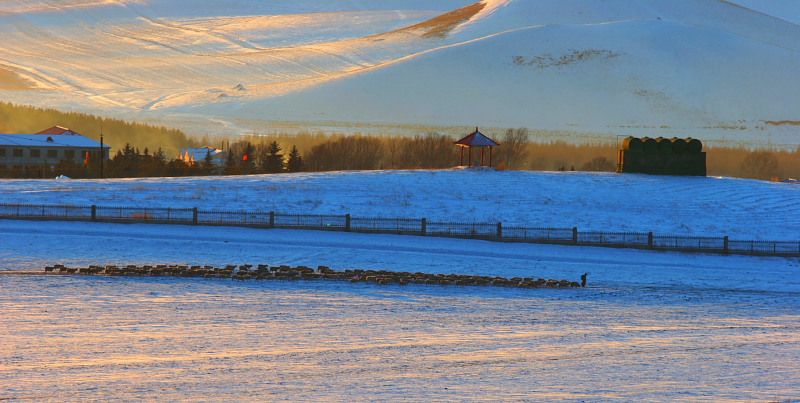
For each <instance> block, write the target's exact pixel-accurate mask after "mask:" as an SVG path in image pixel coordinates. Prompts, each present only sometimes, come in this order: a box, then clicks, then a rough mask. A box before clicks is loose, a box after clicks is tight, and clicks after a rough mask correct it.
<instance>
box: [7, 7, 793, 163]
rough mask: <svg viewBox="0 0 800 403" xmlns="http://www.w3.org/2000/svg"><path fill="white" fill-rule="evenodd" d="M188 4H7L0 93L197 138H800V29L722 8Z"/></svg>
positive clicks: (781, 142) (779, 141) (788, 141)
mask: <svg viewBox="0 0 800 403" xmlns="http://www.w3.org/2000/svg"><path fill="white" fill-rule="evenodd" d="M183 4H184V3H182V2H179V1H177V0H141V1H131V0H125V1H119V2H99V1H88V0H85V1H82V2H79V3H77V4H76V3H75V2H39V1H34V0H27V1H21V2H14V3H2V4H0V33H2V36H3V38H4V40H3V44H2V45H1V46H2V49H3V54H2V57H0V95H2V96H3V99H4V100H7V101H12V102H21V103H30V104H34V105H37V106H53V107H61V108H79V109H81V110H87V109H88V110H94V111H101V112H103V113H109V114H113V115H116V116H122V117H135V118H137V119H145V120H156V121H159V120H161V121H169V122H177V123H178V124H182V125H184V127H187V128H189V130H195V132H200V133H202V134H208V133H209V127H208V126H207V124H208V122H211V121H213V122H223V123H222V125H221V126H212V127H213V129H212V130H217V129H219V130H224V131H227V132H228V133H237V132H247V131H252V130H269V127H270V126H269V125H270V124H271V123H270V122H274V121H287V120H289V121H306V122H312V124H313V122H330V121H333V122H336V121H340V122H358V123H360V124H367V125H368V124H386V123H390V124H412V125H413V124H430V125H481V126H496V127H513V126H526V127H530V128H542V129H562V130H574V131H583V132H594V133H611V134H607V135H606V136H613V135H614V134H620V133H626V132H633V133H636V134H639V135H648V134H649V135H663V136H688V135H691V136H694V137H698V138H702V139H704V140H706V141H708V140H722V139H725V140H734V141H742V142H745V143H746V144H761V145H763V144H764V143H767V142H769V143H771V144H775V145H778V146H783V147H789V148H794V147H795V146H797V145H798V144H800V135H799V134H798V132H797V130H800V129H796V127H795V126H791V125H788V126H787V125H783V126H774V125H769V124H765V122H766V121H791V120H800V118H798V117H797V116H796V113H797V111H798V110H800V101H799V100H798V98H797V97H796V96H795V94H797V93H798V92H799V91H800V80H797V78H796V74H795V72H796V71H798V70H799V69H800V45H798V44H799V43H800V26H798V25H796V24H794V23H791V22H788V21H785V20H781V19H778V18H775V17H772V16H769V15H766V14H762V13H760V12H756V11H753V10H750V9H748V8H745V7H739V6H736V5H734V4H732V3H729V2H725V1H721V0H692V1H690V0H679V1H669V2H665V1H660V0H642V1H638V2H634V3H631V2H619V1H598V0H568V1H561V0H558V1H557V0H485V1H483V2H480V3H475V4H471V2H470V1H457V0H448V1H411V2H408V1H399V0H382V1H378V2H361V1H355V0H338V1H331V2H316V1H309V0H306V1H300V2H285V3H262V2H255V3H254V2H250V1H245V0H237V1H232V2H225V6H224V7H221V6H220V4H221V3H217V2H209V1H201V2H194V3H193V7H185V6H183ZM244 122H247V123H244ZM56 123H57V122H56ZM201 127H202V129H201Z"/></svg>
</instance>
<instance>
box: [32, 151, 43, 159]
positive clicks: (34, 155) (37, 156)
mask: <svg viewBox="0 0 800 403" xmlns="http://www.w3.org/2000/svg"><path fill="white" fill-rule="evenodd" d="M41 156H42V150H31V158H39V157H41Z"/></svg>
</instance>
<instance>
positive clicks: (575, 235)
mask: <svg viewBox="0 0 800 403" xmlns="http://www.w3.org/2000/svg"><path fill="white" fill-rule="evenodd" d="M572 243H573V244H575V245H577V244H578V227H572Z"/></svg>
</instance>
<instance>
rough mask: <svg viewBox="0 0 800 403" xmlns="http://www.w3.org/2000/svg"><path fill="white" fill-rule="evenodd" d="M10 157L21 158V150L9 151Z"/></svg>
mask: <svg viewBox="0 0 800 403" xmlns="http://www.w3.org/2000/svg"><path fill="white" fill-rule="evenodd" d="M11 155H12V156H14V157H22V149H21V148H15V149H13V150H11Z"/></svg>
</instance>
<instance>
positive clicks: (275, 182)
mask: <svg viewBox="0 0 800 403" xmlns="http://www.w3.org/2000/svg"><path fill="white" fill-rule="evenodd" d="M0 203H23V204H69V205H82V206H85V205H91V204H95V205H102V206H138V207H173V208H175V207H182V208H190V207H198V208H200V209H206V210H211V209H216V210H250V211H253V210H255V211H265V212H266V211H276V212H280V213H298V214H301V213H304V214H347V213H349V214H351V215H353V216H355V217H387V218H416V219H418V218H423V217H424V218H427V219H428V220H431V221H447V222H453V221H455V222H502V223H504V224H505V225H523V226H529V227H558V228H572V227H575V226H577V227H578V228H580V229H581V230H585V231H634V232H649V231H652V232H654V233H656V234H660V235H690V236H717V237H719V236H724V235H728V236H730V237H731V238H733V239H737V240H750V239H764V240H779V241H796V240H800V231H799V230H798V228H800V187H798V186H797V185H792V184H785V183H771V182H763V181H754V180H744V179H732V178H714V177H709V178H705V177H702V178H701V177H668V176H663V177H662V176H651V175H618V174H606V173H597V174H592V173H582V172H520V171H493V170H473V169H467V170H465V169H452V170H439V171H433V170H432V171H351V172H327V173H302V174H278V175H253V176H230V177H193V178H152V179H108V180H68V181H55V180H51V181H42V180H4V181H0Z"/></svg>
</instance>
